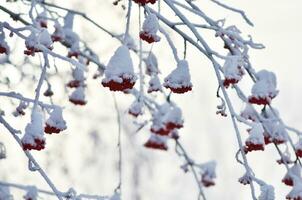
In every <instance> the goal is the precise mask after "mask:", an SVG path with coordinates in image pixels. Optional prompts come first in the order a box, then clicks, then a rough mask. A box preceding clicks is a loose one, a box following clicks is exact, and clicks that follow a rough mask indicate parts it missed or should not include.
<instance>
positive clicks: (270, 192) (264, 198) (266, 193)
mask: <svg viewBox="0 0 302 200" xmlns="http://www.w3.org/2000/svg"><path fill="white" fill-rule="evenodd" d="M260 191H261V193H260V196H259V197H258V199H259V200H275V189H274V187H273V186H272V185H267V184H264V185H261V187H260Z"/></svg>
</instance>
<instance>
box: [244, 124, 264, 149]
mask: <svg viewBox="0 0 302 200" xmlns="http://www.w3.org/2000/svg"><path fill="white" fill-rule="evenodd" d="M263 133H264V129H263V127H262V124H261V123H253V125H252V128H251V129H250V130H249V137H248V138H247V140H246V141H245V145H246V146H245V149H244V150H245V151H246V152H249V151H258V150H262V151H263V150H264V145H265V143H264V136H263Z"/></svg>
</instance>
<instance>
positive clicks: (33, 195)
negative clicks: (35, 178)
mask: <svg viewBox="0 0 302 200" xmlns="http://www.w3.org/2000/svg"><path fill="white" fill-rule="evenodd" d="M24 199H26V200H27V199H28V200H37V199H38V189H37V188H36V187H35V186H28V187H27V193H26V195H24Z"/></svg>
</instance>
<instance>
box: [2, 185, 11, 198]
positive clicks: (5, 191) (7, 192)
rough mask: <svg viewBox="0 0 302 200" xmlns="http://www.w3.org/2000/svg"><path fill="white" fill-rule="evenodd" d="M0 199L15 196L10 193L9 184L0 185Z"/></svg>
mask: <svg viewBox="0 0 302 200" xmlns="http://www.w3.org/2000/svg"><path fill="white" fill-rule="evenodd" d="M0 199H1V200H12V199H13V196H12V195H11V194H10V189H9V187H8V186H3V185H0Z"/></svg>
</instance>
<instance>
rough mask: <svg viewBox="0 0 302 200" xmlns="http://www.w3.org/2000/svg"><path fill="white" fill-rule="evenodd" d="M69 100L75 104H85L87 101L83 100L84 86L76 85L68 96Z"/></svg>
mask: <svg viewBox="0 0 302 200" xmlns="http://www.w3.org/2000/svg"><path fill="white" fill-rule="evenodd" d="M69 101H70V102H72V103H73V104H75V105H81V106H83V105H85V104H86V103H87V101H86V100H85V90H84V87H77V88H76V89H75V90H74V91H73V92H72V93H71V95H70V96H69Z"/></svg>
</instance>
